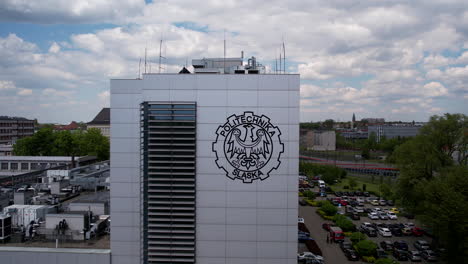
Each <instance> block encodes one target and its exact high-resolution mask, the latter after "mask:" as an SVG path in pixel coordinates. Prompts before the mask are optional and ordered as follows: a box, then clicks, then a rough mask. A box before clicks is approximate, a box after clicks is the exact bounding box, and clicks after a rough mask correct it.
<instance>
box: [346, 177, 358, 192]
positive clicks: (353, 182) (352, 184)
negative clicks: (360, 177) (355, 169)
mask: <svg viewBox="0 0 468 264" xmlns="http://www.w3.org/2000/svg"><path fill="white" fill-rule="evenodd" d="M348 184H349V187H350V188H351V190H354V188H356V186H357V181H356V179H355V178H349V179H348Z"/></svg>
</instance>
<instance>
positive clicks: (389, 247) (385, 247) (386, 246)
mask: <svg viewBox="0 0 468 264" xmlns="http://www.w3.org/2000/svg"><path fill="white" fill-rule="evenodd" d="M380 248H381V249H383V250H385V251H390V250H392V248H393V244H392V242H391V241H388V240H385V241H382V242H380Z"/></svg>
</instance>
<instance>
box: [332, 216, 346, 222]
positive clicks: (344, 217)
mask: <svg viewBox="0 0 468 264" xmlns="http://www.w3.org/2000/svg"><path fill="white" fill-rule="evenodd" d="M343 219H346V216H344V215H341V214H337V215H335V216H333V222H335V223H336V222H338V221H340V220H343Z"/></svg>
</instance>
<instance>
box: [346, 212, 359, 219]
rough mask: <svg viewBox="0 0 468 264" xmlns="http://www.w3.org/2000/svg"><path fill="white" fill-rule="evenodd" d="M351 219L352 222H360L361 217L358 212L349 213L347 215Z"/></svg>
mask: <svg viewBox="0 0 468 264" xmlns="http://www.w3.org/2000/svg"><path fill="white" fill-rule="evenodd" d="M346 215H347V216H348V217H349V218H351V219H352V220H360V219H361V217H360V216H359V214H358V213H357V212H355V211H354V212H348V213H347V214H346Z"/></svg>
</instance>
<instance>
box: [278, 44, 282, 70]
mask: <svg viewBox="0 0 468 264" xmlns="http://www.w3.org/2000/svg"><path fill="white" fill-rule="evenodd" d="M281 69H282V67H281V49H280V56H279V73H280V74H281Z"/></svg>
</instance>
